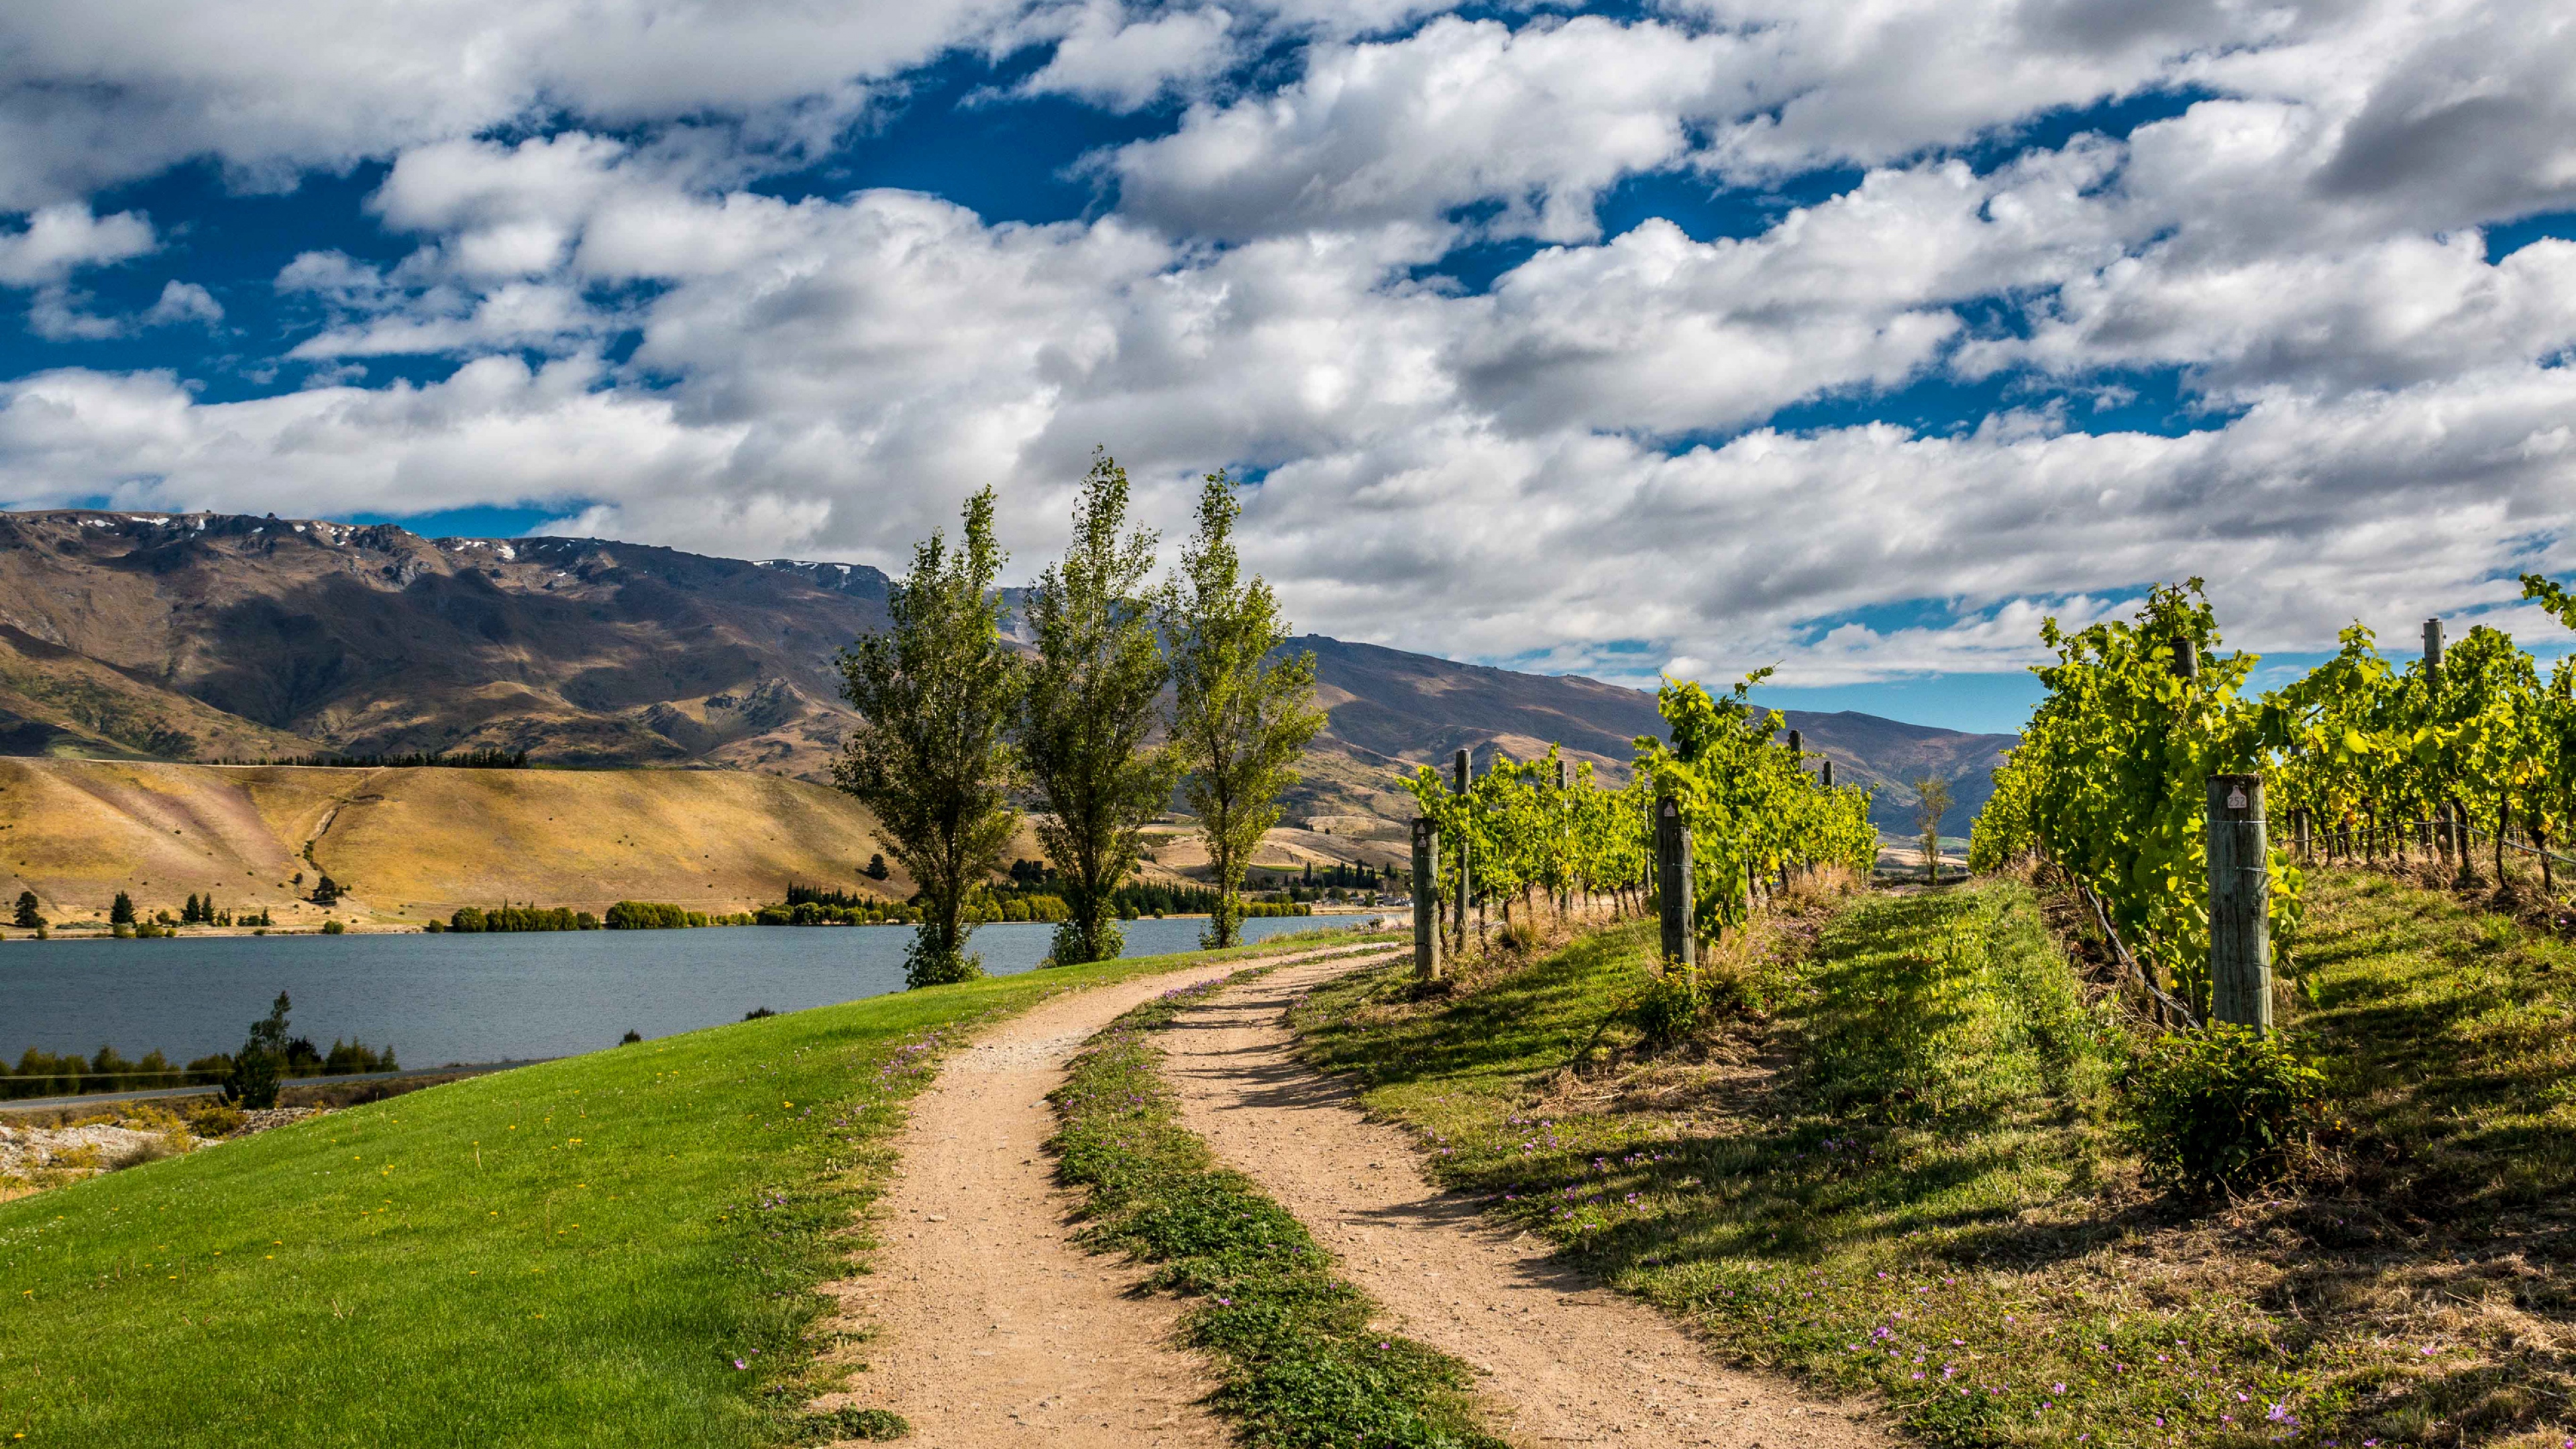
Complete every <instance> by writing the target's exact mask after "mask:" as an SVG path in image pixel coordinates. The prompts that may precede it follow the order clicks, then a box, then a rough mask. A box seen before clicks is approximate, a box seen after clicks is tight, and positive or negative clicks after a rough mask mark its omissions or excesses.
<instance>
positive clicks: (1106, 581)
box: [1020, 449, 1175, 966]
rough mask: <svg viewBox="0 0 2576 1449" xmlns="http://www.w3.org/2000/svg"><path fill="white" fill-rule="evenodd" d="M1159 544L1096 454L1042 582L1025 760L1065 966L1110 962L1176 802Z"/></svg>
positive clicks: (1107, 462) (1121, 480)
mask: <svg viewBox="0 0 2576 1449" xmlns="http://www.w3.org/2000/svg"><path fill="white" fill-rule="evenodd" d="M1155 542H1156V539H1155V535H1154V534H1153V533H1151V532H1149V531H1147V530H1143V529H1138V530H1135V531H1132V532H1131V531H1129V530H1128V529H1127V470H1126V469H1124V468H1121V467H1119V466H1118V462H1117V460H1116V459H1114V458H1112V457H1110V456H1109V454H1108V452H1107V450H1105V449H1103V450H1098V451H1095V452H1094V453H1093V455H1092V460H1091V473H1090V475H1089V476H1088V477H1086V478H1084V479H1083V481H1082V496H1081V499H1080V501H1079V502H1077V503H1076V504H1075V505H1074V510H1073V543H1072V545H1071V547H1069V548H1068V549H1067V550H1066V551H1065V556H1064V561H1063V563H1061V564H1057V565H1051V566H1050V567H1049V568H1048V569H1047V571H1046V572H1045V573H1043V574H1040V575H1039V576H1038V582H1037V587H1036V588H1035V589H1033V590H1031V591H1030V595H1029V622H1030V624H1031V625H1032V626H1033V627H1034V628H1035V630H1036V632H1037V645H1038V657H1037V663H1036V665H1035V666H1034V667H1033V668H1032V669H1031V670H1030V672H1029V690H1028V697H1027V704H1026V707H1025V709H1024V711H1023V716H1022V724H1021V733H1020V754H1021V758H1022V759H1023V760H1025V761H1026V762H1027V765H1028V772H1029V776H1030V779H1031V780H1032V781H1033V782H1034V783H1035V784H1036V786H1037V791H1038V795H1039V798H1040V799H1041V800H1043V801H1044V803H1045V806H1046V815H1045V816H1044V817H1043V818H1041V819H1040V820H1039V822H1038V827H1037V831H1038V840H1039V841H1040V842H1041V843H1043V844H1044V845H1045V846H1046V850H1047V857H1048V859H1049V860H1050V861H1052V862H1053V863H1054V865H1055V868H1056V872H1057V874H1058V876H1059V877H1060V878H1061V891H1062V894H1063V896H1064V904H1065V909H1066V911H1067V912H1068V915H1067V918H1066V919H1065V920H1064V921H1063V922H1062V923H1061V924H1059V925H1058V926H1057V927H1056V932H1055V942H1054V947H1053V954H1054V957H1055V962H1056V964H1057V965H1059V966H1071V965H1074V964H1075V963H1077V962H1082V961H1107V960H1111V959H1114V958H1115V957H1116V956H1117V955H1118V953H1119V951H1120V949H1121V948H1122V947H1123V946H1124V945H1125V935H1124V933H1123V932H1121V931H1120V930H1119V929H1118V905H1117V901H1116V899H1115V897H1116V893H1117V890H1118V887H1119V885H1120V884H1121V883H1123V882H1124V881H1125V880H1126V879H1127V877H1128V875H1129V873H1130V872H1132V871H1134V870H1135V868H1136V861H1137V858H1138V857H1139V856H1140V855H1141V854H1143V850H1144V846H1143V835H1144V826H1145V822H1146V821H1148V820H1151V819H1153V818H1154V812H1155V811H1157V810H1160V809H1162V808H1163V807H1164V806H1165V805H1166V804H1168V803H1169V802H1170V800H1171V798H1172V779H1173V776H1174V774H1175V768H1174V765H1173V763H1172V761H1171V758H1170V752H1169V751H1167V750H1163V749H1156V748H1151V747H1149V746H1148V744H1147V741H1148V740H1149V739H1150V738H1151V737H1152V735H1153V732H1154V726H1155V724H1156V723H1157V718H1158V714H1159V711H1158V710H1157V708H1156V704H1157V701H1158V700H1159V699H1160V697H1161V695H1162V692H1163V681H1164V679H1165V678H1166V677H1167V675H1168V673H1169V671H1168V670H1167V669H1166V668H1165V666H1164V662H1163V649H1162V645H1161V642H1160V641H1159V640H1158V639H1156V637H1155V630H1154V611H1153V603H1152V599H1151V597H1150V595H1149V591H1148V590H1147V588H1146V582H1145V580H1146V576H1147V575H1148V574H1150V573H1151V572H1152V571H1153V568H1154V545H1155Z"/></svg>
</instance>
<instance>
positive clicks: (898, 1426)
mask: <svg viewBox="0 0 2576 1449" xmlns="http://www.w3.org/2000/svg"><path fill="white" fill-rule="evenodd" d="M911 1432H912V1424H911V1423H910V1421H908V1420H906V1419H905V1418H904V1417H903V1415H901V1414H898V1413H896V1412H894V1411H893V1410H892V1409H862V1408H860V1407H858V1406H857V1405H855V1404H844V1405H842V1406H841V1407H839V1408H837V1409H827V1410H824V1411H823V1412H821V1413H807V1414H800V1415H798V1416H797V1418H796V1423H795V1427H794V1429H793V1430H792V1431H791V1433H790V1437H789V1440H788V1442H790V1443H793V1444H832V1443H837V1442H839V1441H840V1440H843V1439H858V1440H862V1441H867V1442H875V1441H878V1440H884V1439H900V1438H902V1437H904V1436H905V1435H906V1434H909V1433H911Z"/></svg>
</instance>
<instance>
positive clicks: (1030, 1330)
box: [824, 947, 1348, 1449]
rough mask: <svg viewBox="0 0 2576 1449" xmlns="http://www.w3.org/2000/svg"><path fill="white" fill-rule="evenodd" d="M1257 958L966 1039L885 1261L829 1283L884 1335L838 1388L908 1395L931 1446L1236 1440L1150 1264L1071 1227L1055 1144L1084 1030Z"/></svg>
mask: <svg viewBox="0 0 2576 1449" xmlns="http://www.w3.org/2000/svg"><path fill="white" fill-rule="evenodd" d="M1333 949H1334V950H1344V951H1346V950H1347V949H1348V948H1346V947H1336V948H1333ZM1309 954H1312V953H1309ZM1272 959H1278V958H1272ZM1287 959H1291V960H1296V959H1302V958H1300V957H1290V958H1287ZM1257 964H1262V963H1260V962H1255V961H1233V962H1227V963H1223V964H1214V965H1208V966H1203V967H1193V968H1190V969H1187V970H1181V971H1170V972H1165V973H1163V974H1160V975H1156V976H1148V977H1144V978H1142V979H1139V980H1135V981H1129V982H1123V983H1121V984H1119V985H1116V986H1105V987H1100V988H1097V989H1094V990H1089V991H1079V992H1074V993H1072V994H1070V995H1066V996H1060V997H1058V998H1056V999H1055V1000H1052V1001H1049V1002H1046V1003H1044V1004H1042V1005H1040V1006H1038V1007H1036V1008H1034V1009H1032V1010H1031V1011H1029V1012H1027V1013H1026V1014H1025V1015H1022V1016H1019V1017H1017V1018H1014V1019H1013V1020H1010V1021H1007V1022H1004V1023H1003V1024H1001V1025H1000V1026H998V1027H995V1028H994V1029H993V1030H991V1031H989V1032H987V1033H986V1034H984V1035H983V1036H982V1037H980V1038H979V1039H978V1040H977V1041H976V1042H975V1044H974V1045H973V1046H970V1047H968V1048H966V1049H964V1050H962V1051H960V1052H958V1053H957V1054H956V1055H955V1056H953V1057H951V1058H949V1060H948V1061H947V1063H946V1064H945V1065H944V1066H943V1067H942V1068H941V1069H940V1073H939V1079H938V1080H937V1081H936V1082H934V1083H932V1084H931V1086H930V1088H929V1089H928V1090H926V1091H924V1092H923V1093H922V1094H921V1095H920V1096H918V1097H916V1098H914V1099H913V1102H912V1109H911V1112H910V1115H909V1119H908V1121H907V1123H906V1125H905V1128H904V1130H903V1132H902V1133H901V1134H900V1136H899V1137H898V1138H897V1139H896V1142H895V1149H896V1151H897V1152H898V1153H900V1154H901V1156H900V1161H901V1164H902V1165H901V1166H900V1167H899V1168H898V1169H897V1176H896V1179H895V1182H894V1184H893V1186H892V1188H891V1189H890V1190H889V1191H888V1192H887V1194H886V1198H885V1209H886V1211H885V1217H884V1220H883V1222H882V1224H881V1226H880V1234H881V1236H882V1238H883V1240H884V1244H885V1246H884V1248H883V1250H882V1251H881V1252H880V1253H879V1254H878V1257H877V1263H876V1271H875V1272H874V1273H871V1274H869V1275H867V1276H864V1277H859V1278H853V1279H850V1280H848V1281H846V1282H842V1283H838V1284H834V1285H831V1290H832V1291H837V1292H838V1293H839V1294H840V1296H841V1299H842V1316H843V1317H844V1318H845V1319H847V1320H849V1321H850V1322H851V1323H852V1324H854V1325H862V1326H866V1327H868V1328H871V1329H873V1330H874V1331H875V1336H874V1337H873V1338H872V1339H870V1340H869V1341H868V1342H866V1343H864V1344H862V1345H860V1347H859V1350H858V1356H859V1357H861V1358H864V1359H865V1360H867V1361H868V1362H869V1364H870V1368H869V1370H868V1371H867V1372H865V1373H862V1374H858V1375H856V1376H855V1377H854V1378H853V1380H852V1388H853V1390H854V1392H852V1393H850V1394H848V1395H836V1396H834V1397H833V1398H831V1399H828V1400H825V1401H824V1403H825V1405H826V1406H829V1405H832V1404H837V1403H840V1402H848V1403H854V1404H860V1405H872V1406H876V1407H881V1408H887V1409H892V1410H894V1411H895V1412H896V1413H899V1414H902V1415H903V1416H904V1417H905V1418H907V1419H910V1420H911V1421H912V1426H913V1437H912V1438H911V1439H910V1440H909V1441H907V1442H910V1443H914V1444H918V1445H921V1446H923V1449H984V1446H992V1445H1004V1446H1007V1445H1014V1444H1025V1445H1040V1444H1044V1445H1068V1446H1077V1449H1155V1446H1173V1449H1178V1446H1184V1445H1210V1446H1214V1445H1222V1444H1224V1443H1226V1442H1228V1434H1227V1431H1226V1428H1225V1426H1224V1425H1223V1424H1222V1423H1221V1422H1220V1421H1219V1420H1218V1419H1217V1418H1216V1417H1215V1416H1214V1415H1212V1414H1210V1413H1209V1412H1208V1411H1207V1410H1206V1409H1205V1408H1203V1407H1201V1405H1200V1403H1199V1401H1200V1400H1201V1399H1202V1398H1204V1397H1205V1396H1206V1395H1207V1392H1208V1390H1209V1389H1210V1388H1212V1387H1213V1386H1214V1385H1213V1383H1212V1381H1211V1380H1210V1379H1209V1378H1208V1377H1207V1375H1206V1372H1205V1370H1204V1369H1203V1368H1202V1367H1201V1366H1200V1365H1199V1363H1198V1362H1197V1360H1196V1359H1195V1358H1194V1357H1193V1356H1191V1355H1190V1354H1188V1353H1186V1352H1184V1351H1182V1350H1179V1349H1176V1348H1173V1347H1171V1346H1170V1339H1171V1331H1172V1324H1173V1321H1174V1319H1175V1318H1176V1317H1177V1316H1178V1310H1177V1307H1176V1305H1174V1304H1173V1303H1172V1302H1171V1301H1170V1300H1168V1299H1160V1298H1151V1297H1138V1296H1134V1295H1132V1294H1131V1293H1130V1291H1129V1290H1131V1289H1132V1288H1133V1287H1134V1286H1135V1284H1136V1283H1137V1281H1138V1280H1139V1279H1140V1278H1142V1276H1143V1274H1142V1273H1141V1272H1138V1271H1136V1270H1134V1269H1131V1268H1128V1267H1127V1266H1125V1265H1123V1264H1121V1263H1118V1262H1116V1261H1115V1260H1112V1259H1108V1258H1095V1257H1092V1256H1091V1255H1089V1254H1087V1253H1085V1252H1083V1251H1082V1250H1081V1249H1079V1248H1076V1247H1073V1246H1071V1245H1070V1244H1068V1243H1067V1242H1066V1241H1065V1237H1066V1234H1067V1232H1068V1226H1067V1219H1068V1218H1069V1216H1070V1214H1071V1210H1072V1207H1073V1205H1074V1199H1073V1197H1072V1195H1071V1194H1068V1193H1066V1192H1064V1191H1062V1190H1061V1189H1059V1188H1058V1187H1057V1186H1056V1185H1055V1168H1054V1163H1053V1161H1052V1159H1050V1158H1049V1157H1048V1156H1047V1155H1046V1153H1045V1152H1043V1151H1042V1150H1040V1144H1041V1143H1043V1142H1044V1141H1045V1140H1046V1139H1047V1137H1048V1136H1049V1135H1051V1134H1052V1133H1053V1132H1054V1130H1055V1114H1054V1110H1053V1109H1052V1108H1050V1107H1049V1106H1048V1105H1047V1102H1046V1094H1047V1093H1048V1092H1051V1091H1053V1090H1054V1089H1055V1088H1056V1086H1057V1085H1058V1084H1060V1083H1061V1082H1063V1080H1064V1065H1065V1063H1066V1062H1067V1061H1068V1060H1070V1059H1071V1058H1072V1056H1073V1054H1074V1053H1075V1052H1076V1051H1079V1050H1080V1049H1081V1047H1082V1043H1083V1042H1084V1040H1085V1039H1087V1038H1089V1037H1090V1036H1091V1035H1092V1034H1093V1033H1094V1032H1097V1031H1099V1030H1100V1029H1101V1028H1102V1027H1104V1026H1107V1025H1108V1024H1109V1023H1110V1021H1111V1020H1113V1019H1114V1018H1116V1017H1117V1016H1118V1015H1119V1014H1120V1013H1121V1012H1124V1011H1126V1010H1128V1009H1129V1008H1131V1007H1133V1006H1136V1005H1137V1004H1139V1003H1141V1002H1143V1001H1145V1000H1147V999H1149V998H1151V997H1153V996H1156V995H1158V994H1160V993H1162V992H1165V991H1170V990H1174V989H1175V988H1178V987H1182V986H1187V985H1193V984H1196V983H1198V982H1202V981H1207V980H1211V979H1214V978H1216V977H1221V976H1224V975H1227V974H1229V973H1231V972H1234V971H1239V970H1242V969H1244V968H1245V967H1247V966H1252V965H1257Z"/></svg>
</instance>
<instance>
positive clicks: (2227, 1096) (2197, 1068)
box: [2121, 1022, 2325, 1192]
mask: <svg viewBox="0 0 2576 1449" xmlns="http://www.w3.org/2000/svg"><path fill="white" fill-rule="evenodd" d="M2324 1085H2325V1074H2324V1073H2322V1072H2320V1071H2318V1070H2317V1068H2316V1067H2315V1066H2313V1065H2311V1064H2310V1063H2309V1062H2308V1061H2307V1060H2306V1058H2305V1057H2304V1056H2303V1055H2302V1053H2301V1052H2300V1051H2299V1049H2298V1047H2297V1046H2296V1045H2295V1044H2294V1043H2292V1042H2291V1041H2290V1040H2289V1039H2288V1038H2287V1037H2286V1036H2284V1035H2283V1034H2281V1033H2279V1032H2274V1033H2272V1034H2270V1035H2268V1036H2267V1035H2264V1034H2261V1033H2258V1032H2256V1031H2255V1030H2254V1029H2253V1028H2251V1027H2245V1026H2237V1025H2234V1024H2232V1023H2229V1022H2212V1023H2210V1024H2209V1025H2207V1026H2204V1027H2200V1028H2198V1029H2195V1030H2192V1031H2185V1032H2171V1033H2167V1034H2165V1035H2163V1036H2160V1037H2157V1038H2156V1039H2155V1040H2154V1041H2152V1042H2150V1043H2148V1044H2147V1045H2146V1046H2145V1047H2144V1048H2143V1049H2142V1050H2141V1051H2140V1052H2139V1054H2138V1057H2137V1060H2136V1061H2134V1062H2132V1063H2131V1064H2130V1067H2129V1070H2128V1072H2127V1074H2126V1075H2125V1076H2124V1077H2123V1078H2122V1081H2121V1088H2122V1095H2123V1097H2124V1098H2125V1100H2126V1102H2127V1105H2128V1109H2129V1113H2130V1116H2131V1131H2132V1133H2133V1135H2134V1137H2135V1139H2136V1142H2137V1146H2138V1149H2139V1153H2140V1155H2141V1156H2142V1157H2143V1158H2144V1159H2145V1161H2146V1164H2147V1172H2148V1175H2149V1177H2150V1178H2151V1179H2153V1180H2155V1181H2160V1182H2165V1183H2169V1184H2172V1185H2175V1186H2179V1187H2184V1188H2188V1189H2192V1190H2195V1191H2204V1192H2207V1191H2216V1190H2219V1189H2221V1188H2225V1187H2230V1186H2235V1185H2238V1184H2242V1183H2248V1182H2252V1181H2256V1180H2259V1179H2262V1178H2266V1177H2274V1176H2278V1175H2279V1174H2280V1173H2281V1172H2282V1171H2283V1169H2285V1168H2286V1167H2287V1166H2288V1165H2289V1154H2290V1152H2291V1150H2292V1149H2293V1148H2294V1147H2295V1146H2296V1145H2297V1144H2298V1143H2299V1142H2301V1141H2302V1140H2304V1138H2305V1135H2306V1132H2307V1128H2308V1126H2309V1124H2310V1122H2311V1120H2312V1119H2313V1117H2314V1115H2315V1106H2316V1103H2317V1099H2318V1097H2319V1095H2320V1094H2321V1092H2322V1091H2323V1088H2324Z"/></svg>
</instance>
